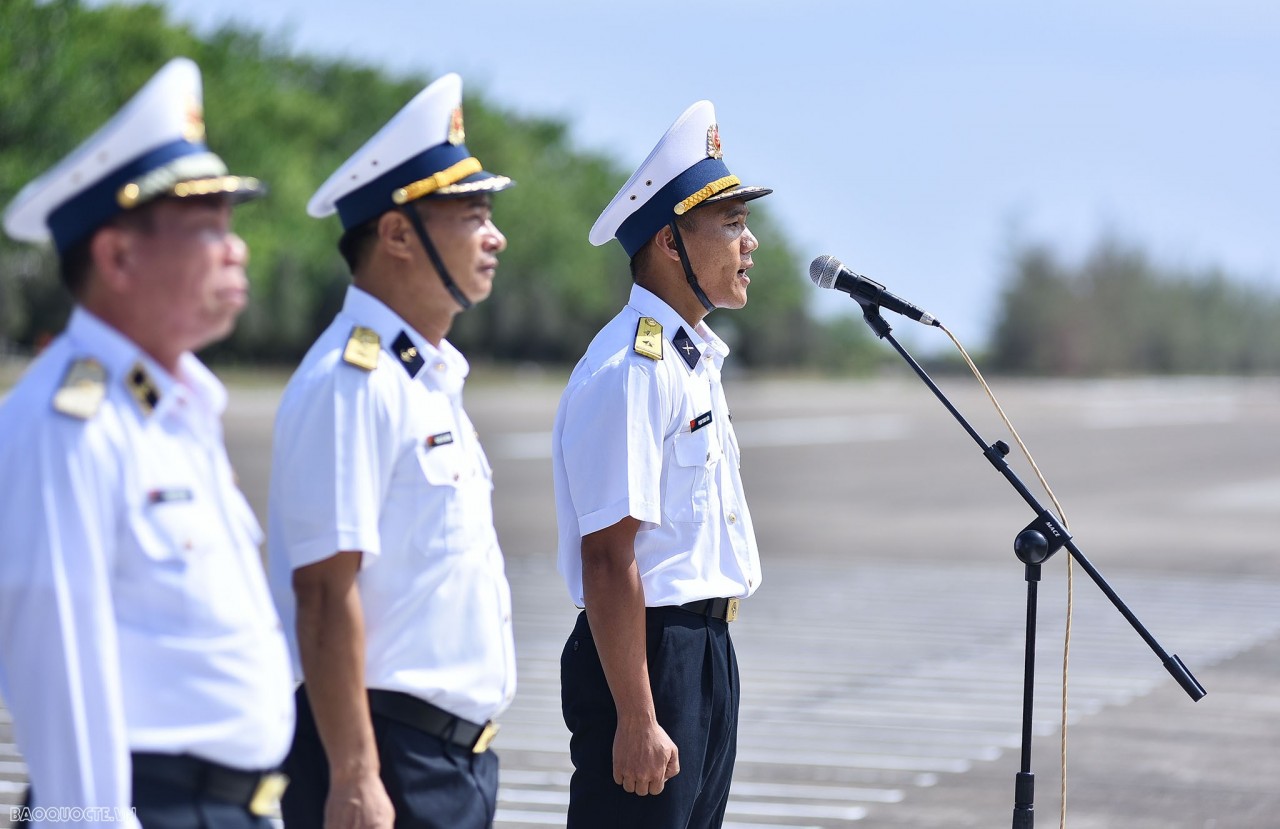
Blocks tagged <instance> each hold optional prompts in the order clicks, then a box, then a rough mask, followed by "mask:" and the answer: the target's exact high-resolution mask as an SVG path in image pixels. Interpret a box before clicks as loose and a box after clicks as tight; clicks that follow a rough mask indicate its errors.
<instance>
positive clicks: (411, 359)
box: [391, 331, 426, 377]
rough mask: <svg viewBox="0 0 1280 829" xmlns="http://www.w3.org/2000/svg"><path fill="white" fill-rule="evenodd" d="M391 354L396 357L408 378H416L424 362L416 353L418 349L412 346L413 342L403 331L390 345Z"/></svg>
mask: <svg viewBox="0 0 1280 829" xmlns="http://www.w3.org/2000/svg"><path fill="white" fill-rule="evenodd" d="M391 352H392V353H393V354H395V355H396V359H398V360H399V361H400V365H402V366H404V370H405V371H407V372H409V376H410V377H417V376H418V370H419V369H421V368H422V365H423V363H425V362H426V360H424V359H423V358H422V355H421V354H419V353H418V347H417V346H416V345H414V344H413V340H411V339H409V335H408V334H406V333H405V332H403V331H401V332H400V335H399V336H398V337H396V339H395V342H393V343H392V344H391Z"/></svg>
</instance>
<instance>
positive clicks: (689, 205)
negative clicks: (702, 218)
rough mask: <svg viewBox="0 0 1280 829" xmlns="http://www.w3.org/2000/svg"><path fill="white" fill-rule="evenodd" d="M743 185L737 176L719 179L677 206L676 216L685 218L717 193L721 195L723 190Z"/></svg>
mask: <svg viewBox="0 0 1280 829" xmlns="http://www.w3.org/2000/svg"><path fill="white" fill-rule="evenodd" d="M741 183H742V182H741V181H739V180H738V177H737V176H725V177H724V178H718V179H716V180H715V181H713V182H711V183H710V184H708V185H707V186H706V187H703V188H702V189H701V190H699V191H698V192H696V193H694V194H693V195H692V196H690V197H689V198H687V199H685V200H684V201H682V202H680V203H679V204H677V205H676V215H677V216H683V215H684V214H686V213H688V212H689V211H690V210H692V209H693V208H695V207H697V206H698V205H700V204H702V203H703V202H704V201H706V200H707V199H709V198H711V197H712V196H714V195H715V194H716V193H719V192H720V191H721V190H727V189H729V188H730V187H736V186H737V185H739V184H741Z"/></svg>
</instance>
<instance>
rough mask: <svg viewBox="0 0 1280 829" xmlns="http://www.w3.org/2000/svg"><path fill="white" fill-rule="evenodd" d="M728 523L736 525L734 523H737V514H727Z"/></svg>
mask: <svg viewBox="0 0 1280 829" xmlns="http://www.w3.org/2000/svg"><path fill="white" fill-rule="evenodd" d="M729 523H730V524H736V523H738V514H737V513H735V512H731V513H729Z"/></svg>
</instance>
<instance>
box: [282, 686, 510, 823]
mask: <svg viewBox="0 0 1280 829" xmlns="http://www.w3.org/2000/svg"><path fill="white" fill-rule="evenodd" d="M296 701H297V711H298V724H297V728H296V730H295V731H294V736H293V747H292V748H290V750H289V756H288V758H286V759H285V762H284V773H285V774H287V775H289V781H290V782H289V788H288V789H286V790H285V793H284V797H283V798H282V800H281V804H280V807H281V812H282V813H283V817H284V825H285V827H286V829H318V827H321V826H324V801H325V798H326V797H327V796H328V794H329V763H328V760H327V759H326V758H325V753H324V744H323V743H321V741H320V734H319V732H318V731H317V730H316V721H315V717H314V716H313V715H312V713H311V705H310V703H308V701H307V694H306V690H305V688H299V689H298V693H297V697H296ZM373 734H374V738H375V739H376V740H377V742H378V760H379V762H380V763H381V766H382V772H381V773H382V785H383V786H385V787H386V790H387V796H388V797H390V798H391V805H392V806H394V807H395V810H396V823H395V825H396V829H489V827H491V826H493V819H494V812H495V810H496V808H497V801H498V755H496V754H494V753H493V752H492V751H486V752H484V753H483V754H474V753H472V752H471V750H470V749H467V748H464V747H462V746H460V745H457V744H455V743H452V742H446V741H444V740H442V739H440V738H439V737H434V736H432V735H430V734H427V733H425V732H423V731H419V730H418V729H416V728H413V727H412V726H408V725H405V724H403V723H400V722H396V721H395V720H389V719H387V718H385V717H381V716H379V715H377V714H374V715H373Z"/></svg>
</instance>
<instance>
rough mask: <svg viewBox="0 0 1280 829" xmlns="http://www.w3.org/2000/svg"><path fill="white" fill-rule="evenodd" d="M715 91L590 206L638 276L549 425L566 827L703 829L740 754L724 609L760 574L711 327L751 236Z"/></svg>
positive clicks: (724, 794) (748, 190) (739, 279)
mask: <svg viewBox="0 0 1280 829" xmlns="http://www.w3.org/2000/svg"><path fill="white" fill-rule="evenodd" d="M769 192H771V191H770V190H767V189H765V188H763V187H751V186H745V185H742V184H741V183H740V182H739V180H738V178H737V177H736V176H734V175H732V174H731V173H730V172H729V170H728V168H727V167H726V166H725V162H724V160H723V153H722V150H721V144H720V130H719V128H718V126H717V125H716V120H715V110H714V109H713V108H712V106H711V103H710V102H709V101H699V102H698V103H696V104H694V105H693V106H691V107H689V109H687V110H686V111H685V112H684V114H682V115H681V116H680V117H679V118H678V119H677V120H676V122H675V123H674V124H673V125H672V126H671V128H670V129H669V130H667V132H666V134H665V135H664V136H663V137H662V139H661V140H660V141H659V142H658V145H657V146H656V147H655V148H654V150H653V152H652V153H650V154H649V158H648V159H647V160H646V161H645V162H644V163H643V164H642V165H641V166H640V169H638V170H637V171H636V173H635V174H634V175H633V176H632V177H631V179H630V180H629V181H628V182H627V183H626V184H625V185H623V187H622V190H620V191H619V192H618V194H617V195H616V196H615V197H614V199H613V201H612V202H611V203H610V204H609V206H608V207H606V208H605V210H604V212H603V213H601V215H600V218H599V219H598V220H597V221H596V224H595V227H593V228H592V230H591V235H590V239H591V242H592V243H593V244H596V245H602V244H605V243H606V242H608V241H609V240H610V239H613V238H617V239H618V241H619V242H620V243H621V244H622V247H623V248H624V249H625V250H626V252H627V255H628V256H630V257H631V272H632V276H633V279H634V281H635V285H634V286H633V287H632V288H631V296H630V299H629V300H628V302H627V306H626V307H625V308H624V309H623V310H622V311H621V312H620V313H619V314H618V315H617V316H616V317H614V319H613V321H611V322H610V323H608V324H607V325H606V326H605V327H604V329H603V330H602V331H600V333H599V334H597V335H596V337H595V339H594V340H592V342H591V345H590V346H588V348H587V353H586V355H585V356H584V357H583V358H582V360H581V361H580V362H579V363H578V365H577V367H576V368H574V370H573V374H572V376H571V377H570V378H569V384H568V387H567V388H566V389H565V392H564V395H563V397H562V398H561V400H560V408H559V411H558V412H557V414H556V422H555V428H554V431H553V433H552V462H553V467H554V472H555V489H556V517H557V522H558V524H559V530H560V544H559V564H560V572H561V574H562V575H563V576H564V578H565V582H566V584H567V585H568V588H569V594H570V597H571V598H572V599H573V601H574V603H575V604H577V605H578V606H579V607H585V612H584V613H582V614H580V615H579V617H578V621H577V624H576V626H575V627H574V630H573V632H572V633H571V634H570V636H569V640H568V642H567V643H566V644H565V648H564V654H563V656H562V658H561V683H562V689H561V699H562V703H563V710H564V719H565V724H566V725H567V726H568V727H569V730H570V731H571V732H572V735H573V736H572V738H571V740H570V754H571V756H572V758H573V765H574V768H575V771H574V774H573V778H572V780H571V782H570V786H569V815H568V829H598V827H601V826H609V827H615V828H616V829H658V828H659V827H676V826H679V827H685V828H686V829H715V827H719V826H720V825H721V824H722V823H723V821H724V813H725V807H726V805H727V804H728V799H729V782H730V778H731V777H732V775H733V766H734V759H735V757H736V755H737V731H738V665H737V659H736V657H735V655H734V651H733V645H732V643H731V641H730V639H729V623H730V622H732V621H733V620H734V618H735V617H736V616H737V613H738V602H739V600H740V599H743V598H745V597H747V596H750V595H751V594H752V592H754V591H755V589H756V588H757V587H758V586H759V584H760V561H759V556H758V554H757V551H756V540H755V534H754V532H753V530H752V526H751V515H750V513H749V512H748V511H747V503H746V499H745V496H744V494H743V489H742V479H741V476H740V475H739V472H738V442H737V439H736V438H735V437H734V434H733V426H732V424H731V423H730V422H729V410H728V406H727V404H726V402H725V397H724V391H723V390H722V388H721V385H720V372H721V366H722V365H723V363H724V360H725V357H726V356H727V355H728V353H729V348H728V346H726V345H725V344H724V342H723V341H722V340H721V339H720V338H718V337H717V336H716V335H715V334H714V333H713V332H712V330H711V329H710V328H709V327H708V326H707V324H706V322H705V318H706V316H707V314H708V313H709V312H710V311H712V310H713V309H715V308H741V307H742V306H743V305H745V304H746V302H747V285H748V283H749V282H750V281H751V280H750V278H749V277H748V276H747V272H748V271H749V270H750V268H751V266H752V264H753V263H752V259H751V254H752V252H753V251H754V250H755V249H756V248H757V247H758V246H759V242H757V241H756V237H755V236H754V235H753V234H752V233H751V231H750V230H749V229H748V228H747V214H748V212H749V210H748V202H749V201H750V200H751V199H755V198H758V197H760V196H763V195H766V194H768V193H769Z"/></svg>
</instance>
